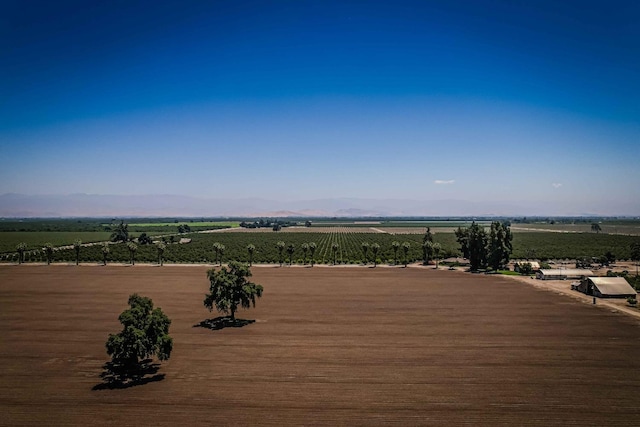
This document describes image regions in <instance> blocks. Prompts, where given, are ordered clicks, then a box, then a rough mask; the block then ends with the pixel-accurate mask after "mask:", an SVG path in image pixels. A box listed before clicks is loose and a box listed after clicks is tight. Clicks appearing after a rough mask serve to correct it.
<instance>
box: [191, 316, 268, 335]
mask: <svg viewBox="0 0 640 427" xmlns="http://www.w3.org/2000/svg"><path fill="white" fill-rule="evenodd" d="M255 322H256V321H255V320H253V319H232V318H231V317H228V316H221V317H216V318H214V319H206V320H203V321H202V322H200V323H196V324H195V325H193V327H194V328H207V329H211V330H212V331H217V330H220V329H224V328H242V327H244V326H247V325H250V324H252V323H255Z"/></svg>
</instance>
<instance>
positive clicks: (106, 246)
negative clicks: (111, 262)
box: [102, 243, 111, 265]
mask: <svg viewBox="0 0 640 427" xmlns="http://www.w3.org/2000/svg"><path fill="white" fill-rule="evenodd" d="M110 251H111V249H109V244H108V243H103V244H102V265H107V256H109V252H110Z"/></svg>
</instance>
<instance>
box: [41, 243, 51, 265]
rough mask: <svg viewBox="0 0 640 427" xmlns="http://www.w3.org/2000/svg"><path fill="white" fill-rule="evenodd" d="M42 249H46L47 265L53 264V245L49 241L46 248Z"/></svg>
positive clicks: (45, 245)
mask: <svg viewBox="0 0 640 427" xmlns="http://www.w3.org/2000/svg"><path fill="white" fill-rule="evenodd" d="M42 249H43V250H44V253H45V255H46V256H47V265H49V264H51V257H52V256H53V245H52V244H51V243H49V242H47V243H45V244H44V248H42Z"/></svg>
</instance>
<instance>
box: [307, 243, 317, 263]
mask: <svg viewBox="0 0 640 427" xmlns="http://www.w3.org/2000/svg"><path fill="white" fill-rule="evenodd" d="M316 247H317V246H316V242H311V243H309V252H311V267H313V264H314V261H315V260H314V258H313V257H314V255H315V254H316Z"/></svg>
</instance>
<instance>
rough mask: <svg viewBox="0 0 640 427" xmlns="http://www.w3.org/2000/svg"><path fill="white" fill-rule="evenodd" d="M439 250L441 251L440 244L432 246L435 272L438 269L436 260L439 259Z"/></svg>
mask: <svg viewBox="0 0 640 427" xmlns="http://www.w3.org/2000/svg"><path fill="white" fill-rule="evenodd" d="M441 249H442V246H441V245H440V243H434V244H433V257H434V258H435V260H436V270H437V269H438V258H439V257H440V250H441Z"/></svg>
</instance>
